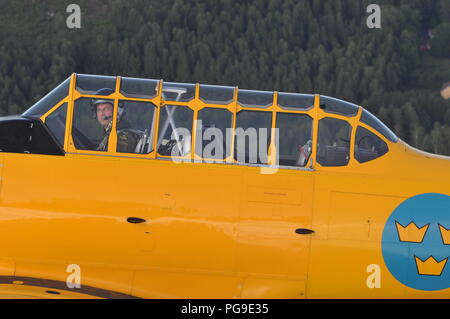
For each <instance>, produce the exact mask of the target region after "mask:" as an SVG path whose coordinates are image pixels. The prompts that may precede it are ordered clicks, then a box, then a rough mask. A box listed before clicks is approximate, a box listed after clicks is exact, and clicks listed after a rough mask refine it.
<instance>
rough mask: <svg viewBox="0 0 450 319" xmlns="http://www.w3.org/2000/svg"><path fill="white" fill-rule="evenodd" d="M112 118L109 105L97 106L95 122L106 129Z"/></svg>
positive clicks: (111, 107)
mask: <svg viewBox="0 0 450 319" xmlns="http://www.w3.org/2000/svg"><path fill="white" fill-rule="evenodd" d="M112 117H113V106H112V104H110V103H102V104H98V105H97V121H98V123H99V124H100V125H101V126H103V127H104V128H106V127H107V126H108V124H109V122H111V120H112Z"/></svg>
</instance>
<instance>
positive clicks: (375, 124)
mask: <svg viewBox="0 0 450 319" xmlns="http://www.w3.org/2000/svg"><path fill="white" fill-rule="evenodd" d="M360 121H361V122H363V123H365V124H367V125H369V126H371V127H372V128H374V129H375V130H377V131H378V132H379V133H380V134H381V135H383V136H384V137H386V138H387V139H388V140H389V141H391V142H393V143H396V142H397V141H398V137H397V136H396V135H395V134H394V133H393V132H392V131H391V130H390V129H389V128H388V127H387V126H386V125H384V123H383V122H381V121H380V120H379V119H377V118H376V117H375V116H374V115H372V114H371V113H370V112H369V111H367V110H363V112H362V114H361V119H360Z"/></svg>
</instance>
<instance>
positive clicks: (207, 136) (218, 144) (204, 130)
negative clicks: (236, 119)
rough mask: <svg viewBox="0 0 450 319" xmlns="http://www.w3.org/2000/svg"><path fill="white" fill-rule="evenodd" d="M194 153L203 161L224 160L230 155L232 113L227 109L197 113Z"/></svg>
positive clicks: (205, 109)
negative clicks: (203, 159)
mask: <svg viewBox="0 0 450 319" xmlns="http://www.w3.org/2000/svg"><path fill="white" fill-rule="evenodd" d="M197 120H198V122H197V130H196V140H195V141H196V145H195V153H196V154H197V155H198V156H200V157H203V158H205V159H220V160H222V159H224V158H226V157H228V156H229V155H230V153H231V148H230V147H231V130H230V128H231V127H232V126H233V113H231V112H230V111H229V110H227V109H219V108H209V107H206V108H203V109H201V110H200V111H198V118H197Z"/></svg>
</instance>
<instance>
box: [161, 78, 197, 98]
mask: <svg viewBox="0 0 450 319" xmlns="http://www.w3.org/2000/svg"><path fill="white" fill-rule="evenodd" d="M162 96H163V98H164V99H165V100H166V101H176V102H189V101H190V100H192V99H193V98H194V96H195V84H190V83H174V82H164V83H163V88H162Z"/></svg>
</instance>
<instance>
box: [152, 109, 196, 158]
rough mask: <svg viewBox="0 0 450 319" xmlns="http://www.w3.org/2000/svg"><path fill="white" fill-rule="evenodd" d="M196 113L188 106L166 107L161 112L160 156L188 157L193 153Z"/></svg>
mask: <svg viewBox="0 0 450 319" xmlns="http://www.w3.org/2000/svg"><path fill="white" fill-rule="evenodd" d="M193 119H194V111H193V110H191V109H190V108H189V107H187V106H181V105H165V106H164V107H162V108H161V110H160V116H159V132H158V144H157V145H158V146H157V150H158V154H159V155H162V156H175V157H177V156H187V155H189V154H190V153H191V136H192V122H193Z"/></svg>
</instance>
